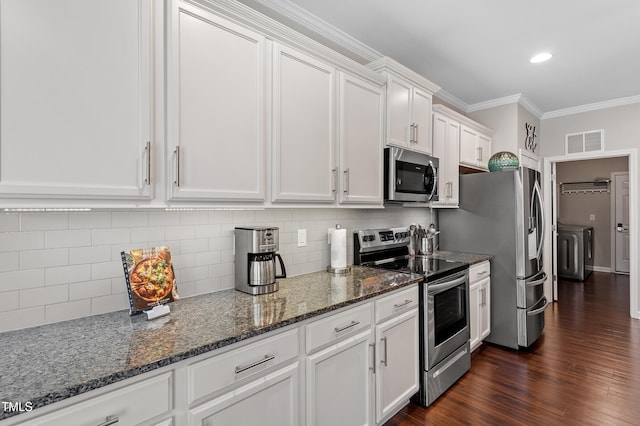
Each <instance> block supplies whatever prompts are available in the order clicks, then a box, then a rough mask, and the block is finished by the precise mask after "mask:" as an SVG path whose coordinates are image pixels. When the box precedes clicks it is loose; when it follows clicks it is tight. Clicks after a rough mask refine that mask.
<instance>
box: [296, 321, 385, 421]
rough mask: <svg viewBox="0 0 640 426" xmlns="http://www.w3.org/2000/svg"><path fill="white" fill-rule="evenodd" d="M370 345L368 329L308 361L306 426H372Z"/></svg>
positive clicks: (370, 339)
mask: <svg viewBox="0 0 640 426" xmlns="http://www.w3.org/2000/svg"><path fill="white" fill-rule="evenodd" d="M372 342H373V334H372V332H371V329H367V330H366V331H364V332H361V333H358V334H357V335H355V336H353V337H351V338H348V339H346V340H344V341H341V342H340V343H337V344H335V345H332V346H330V347H329V348H327V349H324V350H322V351H320V352H317V353H314V354H312V355H309V356H308V357H307V363H306V400H307V403H306V417H307V423H306V424H307V426H312V425H314V426H315V425H327V426H332V425H370V424H372V423H373V421H372V409H371V408H372V404H373V399H372V383H373V371H372V368H373V367H372V362H371V357H372V355H373V348H372Z"/></svg>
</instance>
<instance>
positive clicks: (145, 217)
mask: <svg viewBox="0 0 640 426" xmlns="http://www.w3.org/2000/svg"><path fill="white" fill-rule="evenodd" d="M148 224H149V212H135V211H134V212H131V211H129V212H113V213H111V226H112V227H113V228H133V227H136V226H147V225H148Z"/></svg>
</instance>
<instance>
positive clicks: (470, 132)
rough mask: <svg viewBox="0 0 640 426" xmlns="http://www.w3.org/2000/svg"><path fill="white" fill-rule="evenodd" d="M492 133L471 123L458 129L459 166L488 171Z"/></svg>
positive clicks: (479, 125)
mask: <svg viewBox="0 0 640 426" xmlns="http://www.w3.org/2000/svg"><path fill="white" fill-rule="evenodd" d="M492 136H493V131H492V130H491V129H488V128H486V127H484V126H482V125H481V124H478V123H475V122H471V123H467V124H463V125H462V127H461V129H460V164H462V165H464V166H468V167H472V168H476V169H481V170H489V166H488V162H489V158H491V137H492Z"/></svg>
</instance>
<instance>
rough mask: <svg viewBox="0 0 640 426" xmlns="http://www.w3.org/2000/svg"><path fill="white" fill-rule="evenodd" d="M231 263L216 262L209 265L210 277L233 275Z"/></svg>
mask: <svg viewBox="0 0 640 426" xmlns="http://www.w3.org/2000/svg"><path fill="white" fill-rule="evenodd" d="M233 267H234V264H233V263H218V264H216V265H211V266H210V268H211V272H210V273H211V276H212V277H222V276H225V275H233Z"/></svg>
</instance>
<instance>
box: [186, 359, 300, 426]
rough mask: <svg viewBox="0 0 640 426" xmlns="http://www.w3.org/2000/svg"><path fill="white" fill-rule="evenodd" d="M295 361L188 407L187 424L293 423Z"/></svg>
mask: <svg viewBox="0 0 640 426" xmlns="http://www.w3.org/2000/svg"><path fill="white" fill-rule="evenodd" d="M298 370H299V369H298V363H297V362H296V363H294V364H291V365H288V366H286V367H284V368H281V369H279V370H276V371H275V372H272V373H269V374H265V375H264V376H260V377H259V378H258V379H256V380H254V381H252V382H250V383H248V384H246V385H243V386H239V387H237V388H233V389H231V390H229V391H228V392H226V393H223V394H222V395H220V396H219V397H217V398H215V399H213V400H211V401H209V402H207V403H204V404H202V405H199V406H198V407H196V408H194V409H192V410H190V411H189V414H188V417H189V421H188V425H190V426H195V425H202V426H213V425H229V426H231V425H265V426H286V425H289V426H297V425H298V424H299V422H298V401H297V399H298V398H297V395H298Z"/></svg>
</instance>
